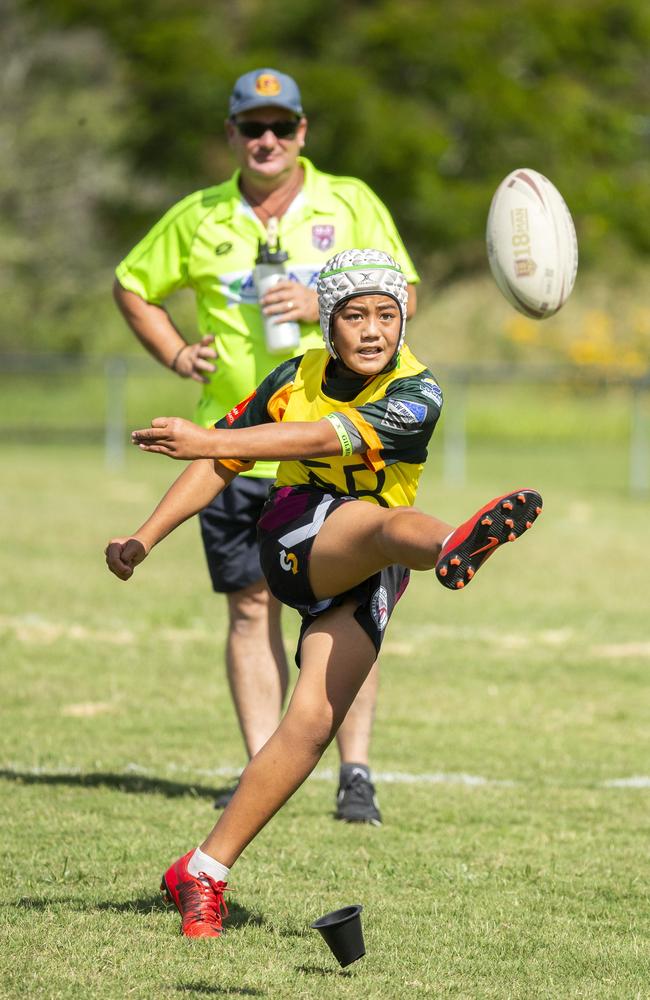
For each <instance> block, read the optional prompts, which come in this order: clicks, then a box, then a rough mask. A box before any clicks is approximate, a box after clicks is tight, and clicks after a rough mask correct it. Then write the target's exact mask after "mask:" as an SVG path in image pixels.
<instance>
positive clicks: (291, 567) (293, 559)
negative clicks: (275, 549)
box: [280, 549, 298, 575]
mask: <svg viewBox="0 0 650 1000" xmlns="http://www.w3.org/2000/svg"><path fill="white" fill-rule="evenodd" d="M280 565H281V566H282V569H283V570H286V572H287V573H288V572H289V571H291V572H292V573H293V574H294V575H295V574H296V573H297V572H298V557H297V556H296V555H295V554H294V553H293V552H285V551H284V549H282V551H281V552H280Z"/></svg>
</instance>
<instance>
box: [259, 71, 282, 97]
mask: <svg viewBox="0 0 650 1000" xmlns="http://www.w3.org/2000/svg"><path fill="white" fill-rule="evenodd" d="M281 91H282V86H281V84H280V81H279V80H278V78H277V76H274V74H273V73H261V74H260V75H259V76H258V77H257V79H256V80H255V93H256V94H262V95H263V96H264V97H277V96H278V94H279V93H281Z"/></svg>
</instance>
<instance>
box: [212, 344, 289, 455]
mask: <svg viewBox="0 0 650 1000" xmlns="http://www.w3.org/2000/svg"><path fill="white" fill-rule="evenodd" d="M301 361H302V357H298V358H291V359H290V360H289V361H284V362H283V363H282V364H281V365H278V367H277V368H274V369H273V371H272V372H271V373H270V374H269V375H267V376H266V378H265V379H264V380H263V381H262V382H260V384H259V385H258V387H257V389H255V391H254V392H252V393H251V394H250V396H247V397H246V399H244V400H242V401H241V403H237V406H233V408H232V410H230V412H229V413H226V415H225V416H224V417H222V418H221V420H218V421H217V422H216V424H215V425H214V426H215V427H216V428H219V429H224V430H240V429H241V428H244V427H258V426H259V425H260V424H269V423H280V422H281V420H282V418H283V417H284V411H285V410H286V408H287V404H288V402H289V396H290V394H291V387H292V386H293V382H294V379H295V376H296V372H297V370H298V366H299V364H300V362H301ZM219 461H220V462H221V464H222V465H225V467H226V468H227V469H232V470H233V472H247V471H248V470H249V469H252V468H253V467H254V465H255V462H244V461H242V460H240V459H238V458H221V459H219Z"/></svg>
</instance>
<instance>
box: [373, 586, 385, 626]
mask: <svg viewBox="0 0 650 1000" xmlns="http://www.w3.org/2000/svg"><path fill="white" fill-rule="evenodd" d="M370 614H371V615H372V620H373V621H374V623H375V625H376V626H377V628H378V629H379V631H380V632H383V631H384V629H385V628H386V625H387V624H388V594H387V593H386V588H385V587H377V589H376V591H375V592H374V594H373V595H372V598H371V600H370Z"/></svg>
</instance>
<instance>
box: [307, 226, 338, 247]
mask: <svg viewBox="0 0 650 1000" xmlns="http://www.w3.org/2000/svg"><path fill="white" fill-rule="evenodd" d="M311 245H312V246H313V247H316V249H317V250H329V249H330V248H331V247H333V246H334V226H326V225H320V226H312V227H311Z"/></svg>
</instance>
